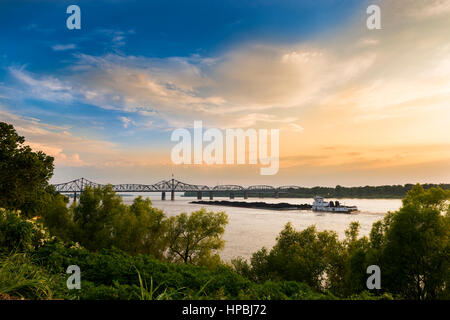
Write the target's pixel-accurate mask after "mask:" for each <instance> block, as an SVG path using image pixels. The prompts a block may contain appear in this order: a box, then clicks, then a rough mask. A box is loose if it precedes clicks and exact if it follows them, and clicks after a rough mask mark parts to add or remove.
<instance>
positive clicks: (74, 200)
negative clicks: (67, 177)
mask: <svg viewBox="0 0 450 320" xmlns="http://www.w3.org/2000/svg"><path fill="white" fill-rule="evenodd" d="M73 202H77V193H76V192H74V194H73Z"/></svg>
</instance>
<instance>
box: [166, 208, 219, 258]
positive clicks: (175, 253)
mask: <svg viewBox="0 0 450 320" xmlns="http://www.w3.org/2000/svg"><path fill="white" fill-rule="evenodd" d="M227 223H228V216H227V215H226V213H225V212H217V213H215V212H212V211H206V210H205V209H204V208H202V209H200V210H198V211H195V212H192V213H191V214H190V215H189V216H188V215H187V214H186V213H181V214H179V215H178V216H175V217H170V218H169V221H168V235H167V239H168V243H169V252H168V253H169V258H170V259H171V260H174V261H182V262H184V263H193V264H201V265H212V264H214V263H215V262H219V261H220V258H219V256H218V254H217V250H220V249H222V248H223V245H224V241H223V240H222V238H221V237H222V235H223V233H224V231H225V229H224V227H225V225H226V224H227Z"/></svg>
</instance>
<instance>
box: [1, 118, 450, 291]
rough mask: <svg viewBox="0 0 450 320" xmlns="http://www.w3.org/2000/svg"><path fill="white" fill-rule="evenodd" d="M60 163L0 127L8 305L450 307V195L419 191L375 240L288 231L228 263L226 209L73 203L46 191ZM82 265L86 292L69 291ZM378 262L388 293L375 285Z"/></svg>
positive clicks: (90, 198)
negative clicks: (348, 302) (441, 303)
mask: <svg viewBox="0 0 450 320" xmlns="http://www.w3.org/2000/svg"><path fill="white" fill-rule="evenodd" d="M53 160H54V159H53V158H52V157H49V156H47V155H46V154H44V153H43V152H35V151H33V150H32V149H31V148H30V147H29V146H27V145H26V144H25V138H24V137H21V136H19V135H18V134H17V132H16V130H15V129H14V127H13V126H12V125H9V124H7V123H3V122H0V300H2V299H6V300H10V299H21V298H23V299H46V300H47V299H86V300H90V299H102V300H109V299H111V300H118V299H121V300H172V299H177V300H178V299H183V300H200V299H201V300H204V299H217V300H236V299H245V300H310V299H328V300H337V299H355V300H356V299H358V300H361V299H364V300H382V299H417V300H441V299H442V300H449V299H450V190H444V189H442V188H439V187H431V188H428V189H425V188H424V187H423V186H421V185H419V184H416V185H414V186H413V187H412V188H411V190H410V191H408V192H407V194H406V195H405V197H404V198H403V200H402V207H401V208H400V209H399V210H397V211H395V212H388V213H387V214H386V215H385V216H384V217H383V219H382V220H380V221H377V222H375V223H374V224H373V225H372V229H371V231H370V235H369V236H360V234H359V231H360V225H359V223H358V222H352V223H350V225H349V227H348V229H347V230H346V231H345V239H342V240H341V239H340V238H339V237H338V234H337V233H336V232H335V231H331V230H323V231H319V230H317V229H316V227H315V226H310V227H308V228H306V229H304V230H296V229H295V228H294V226H293V225H291V224H290V223H287V224H286V225H285V227H284V228H283V230H280V233H279V235H278V237H277V239H276V243H275V245H274V246H273V247H272V248H261V249H260V250H258V251H257V252H255V253H254V254H253V255H252V257H251V258H250V259H249V260H245V259H243V258H240V257H235V259H233V260H232V261H230V262H226V261H222V260H221V258H220V251H221V249H222V248H223V246H224V243H225V242H224V240H223V239H222V236H223V234H224V232H225V228H226V225H227V223H228V216H227V215H226V213H225V212H213V211H207V210H206V209H201V210H198V211H194V212H189V213H185V212H181V213H179V214H178V215H176V216H171V217H168V216H167V215H166V214H165V213H164V212H163V211H162V210H160V209H158V208H155V207H153V205H152V202H151V201H150V200H149V199H143V198H142V197H138V198H136V199H134V200H133V203H132V204H126V203H124V202H123V199H122V197H120V196H119V195H118V194H116V193H115V192H114V191H113V189H112V187H111V185H108V186H104V187H98V188H91V187H87V188H86V189H85V191H84V192H83V193H82V194H81V195H80V197H79V199H78V200H77V201H73V202H72V203H69V199H68V198H67V197H66V196H64V195H61V194H58V193H57V192H55V189H54V187H53V186H51V185H50V184H49V179H50V178H51V177H52V175H53V169H54V166H53ZM316 192H317V190H316ZM323 195H325V196H326V195H327V194H323ZM245 241H251V239H245ZM73 265H75V266H78V267H79V268H80V270H81V283H80V288H79V289H77V290H70V289H69V288H68V287H67V285H66V281H67V277H68V275H67V273H66V272H67V268H68V267H69V266H73ZM373 265H376V266H378V267H379V268H380V270H381V288H377V289H373V288H368V286H367V282H366V281H367V279H368V274H367V268H368V267H369V266H373Z"/></svg>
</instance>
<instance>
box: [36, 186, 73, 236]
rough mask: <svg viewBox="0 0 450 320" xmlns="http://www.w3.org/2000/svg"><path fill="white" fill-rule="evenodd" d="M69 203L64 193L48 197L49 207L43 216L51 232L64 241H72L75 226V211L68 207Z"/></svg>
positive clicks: (44, 222)
mask: <svg viewBox="0 0 450 320" xmlns="http://www.w3.org/2000/svg"><path fill="white" fill-rule="evenodd" d="M68 203H69V199H68V198H67V197H66V196H64V195H62V194H56V195H54V196H51V197H48V206H47V209H46V210H45V211H44V213H43V214H42V217H41V220H42V222H43V224H44V225H45V226H46V227H47V228H48V230H49V231H50V233H51V234H52V235H54V236H57V237H58V238H60V239H61V240H63V241H70V240H71V239H72V238H73V233H74V228H75V226H74V223H73V214H72V213H73V211H72V210H69V208H68V207H67V205H68Z"/></svg>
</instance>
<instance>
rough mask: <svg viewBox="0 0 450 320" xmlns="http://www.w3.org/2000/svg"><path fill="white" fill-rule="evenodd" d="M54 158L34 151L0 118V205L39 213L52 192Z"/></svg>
mask: <svg viewBox="0 0 450 320" xmlns="http://www.w3.org/2000/svg"><path fill="white" fill-rule="evenodd" d="M53 160H54V159H53V158H52V157H50V156H47V155H46V154H45V153H43V152H42V151H38V152H33V151H32V150H31V148H30V147H29V146H27V145H25V138H24V137H22V136H19V135H18V134H17V132H16V130H15V129H14V127H13V126H12V125H9V124H7V123H4V122H0V207H1V208H6V209H17V210H21V211H22V214H23V215H25V216H28V217H32V216H35V215H38V214H40V213H41V212H42V210H43V208H44V207H45V206H46V204H47V202H48V200H49V199H48V198H47V197H48V196H49V195H51V193H52V192H51V191H52V189H51V188H49V186H48V181H49V179H50V178H51V177H52V175H53Z"/></svg>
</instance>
